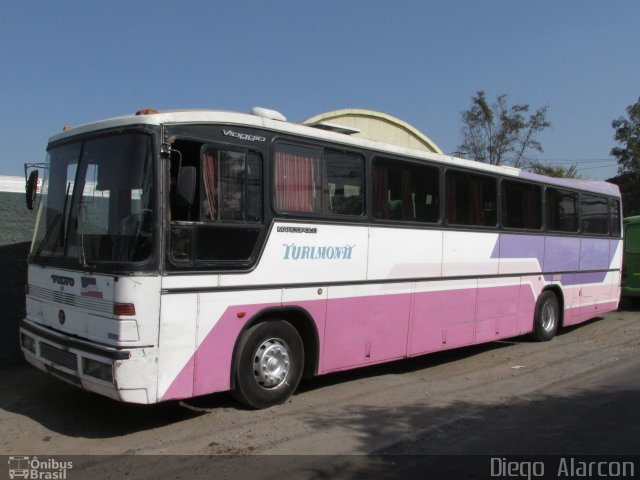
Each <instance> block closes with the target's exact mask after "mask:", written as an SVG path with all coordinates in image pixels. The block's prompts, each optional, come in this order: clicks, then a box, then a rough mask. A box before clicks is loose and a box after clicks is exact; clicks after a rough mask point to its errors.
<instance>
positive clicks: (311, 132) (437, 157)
mask: <svg viewBox="0 0 640 480" xmlns="http://www.w3.org/2000/svg"><path fill="white" fill-rule="evenodd" d="M154 112H155V111H154ZM188 123H223V124H232V125H237V126H248V127H256V128H265V129H268V130H272V131H276V132H281V133H289V134H292V135H298V136H302V137H307V138H314V139H320V140H326V141H330V142H333V143H339V144H343V145H349V146H356V147H361V148H367V149H370V150H377V151H383V152H388V153H390V154H396V155H403V156H408V157H412V158H416V159H422V160H431V161H434V162H438V163H442V164H446V165H452V166H458V167H465V168H470V169H473V170H479V171H485V172H487V173H496V174H501V175H505V176H510V177H518V178H520V179H523V180H531V181H535V182H542V183H546V184H551V185H557V186H560V187H566V188H572V189H578V190H585V191H589V192H594V193H601V194H604V195H611V196H615V197H619V196H620V190H619V188H618V186H617V185H614V184H611V183H608V182H604V181H601V180H585V179H573V178H554V177H547V176H544V175H538V174H534V173H531V172H526V171H524V170H521V169H518V168H514V167H509V166H495V165H489V164H486V163H481V162H476V161H474V160H466V159H462V158H456V157H453V156H450V155H442V154H438V153H432V152H426V151H423V150H417V149H412V148H408V147H402V146H398V145H392V144H388V143H382V142H377V141H374V140H369V139H365V138H361V137H352V136H349V135H345V134H343V133H336V132H333V131H328V130H322V129H318V128H314V127H312V126H307V125H303V124H298V123H292V122H286V121H281V120H274V119H271V118H266V117H263V116H258V115H253V114H248V113H238V112H230V111H225V110H169V111H160V112H156V113H148V114H142V115H136V114H131V115H123V116H119V117H114V118H109V119H105V120H99V121H96V122H91V123H87V124H84V125H80V126H78V127H74V128H70V129H66V130H65V131H63V132H61V133H58V134H56V135H54V136H52V137H51V138H50V139H49V142H50V143H52V142H58V141H61V140H65V139H67V138H71V137H74V136H76V135H81V134H84V133H89V132H93V131H97V130H106V129H110V128H117V127H125V126H132V125H171V124H188Z"/></svg>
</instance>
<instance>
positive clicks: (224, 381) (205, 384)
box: [162, 283, 617, 400]
mask: <svg viewBox="0 0 640 480" xmlns="http://www.w3.org/2000/svg"><path fill="white" fill-rule="evenodd" d="M610 292H611V287H610V286H603V287H601V288H600V291H599V292H598V294H599V295H603V296H605V297H606V298H602V297H601V300H605V299H606V300H609V299H610ZM569 300H570V299H567V300H566V301H569ZM284 305H295V306H297V307H300V308H303V309H305V310H306V311H307V312H308V313H309V315H310V316H311V318H312V319H313V321H314V322H315V326H316V328H317V331H318V337H319V340H320V363H319V368H318V372H319V373H321V374H322V373H327V372H331V371H336V370H344V369H348V368H353V367H357V366H362V365H371V364H374V363H380V362H385V361H389V360H393V359H398V358H403V357H407V356H414V355H421V354H424V353H429V352H433V351H437V350H442V349H448V348H453V347H459V346H464V345H471V344H474V343H482V342H487V341H492V340H497V339H500V338H509V337H513V336H517V335H520V334H524V333H527V332H530V331H531V329H532V327H533V312H534V307H535V298H534V294H533V291H532V289H531V286H530V285H529V284H528V283H523V285H522V287H521V286H520V285H519V284H518V285H511V286H501V287H485V288H480V289H475V288H469V289H461V290H446V291H433V292H419V293H416V294H410V293H406V294H389V295H374V296H367V297H351V298H339V299H330V300H328V301H322V300H312V301H302V302H295V303H293V302H292V303H285V304H284ZM274 306H280V305H279V304H275V303H274V304H256V305H240V306H233V307H229V308H228V309H227V310H226V311H225V312H224V314H223V315H222V317H220V319H219V320H218V322H217V323H216V324H215V326H214V327H213V328H212V329H211V331H210V332H209V333H208V334H207V336H206V337H205V338H204V340H203V341H202V342H201V343H200V345H199V346H198V348H197V350H196V352H195V353H194V355H193V356H192V357H191V358H190V359H189V361H187V363H186V365H185V366H184V368H183V369H182V371H181V372H180V373H179V374H178V375H177V377H176V378H175V380H174V381H173V382H172V383H171V385H170V386H169V388H168V389H167V391H166V392H165V393H164V394H163V396H162V400H169V399H178V398H186V397H190V396H192V395H203V394H208V393H213V392H219V391H224V390H228V389H229V388H230V371H231V362H232V357H233V349H234V346H235V343H236V339H237V338H238V335H239V334H240V332H241V331H242V328H243V327H244V325H245V323H246V321H247V319H250V318H251V317H252V316H253V315H255V314H256V313H258V312H260V311H261V310H263V309H264V308H267V307H274ZM615 308H617V301H613V302H608V303H603V304H599V305H597V309H596V307H595V306H591V307H589V306H585V307H582V308H581V307H576V308H571V309H568V310H566V311H565V322H564V324H565V325H573V324H575V323H579V322H583V321H586V320H588V319H589V318H592V317H594V316H597V315H601V314H603V313H605V312H607V311H611V310H614V309H615ZM239 311H243V312H245V316H243V317H242V318H239V317H238V315H237V313H238V312H239Z"/></svg>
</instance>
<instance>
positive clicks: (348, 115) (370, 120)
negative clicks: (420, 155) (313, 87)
mask: <svg viewBox="0 0 640 480" xmlns="http://www.w3.org/2000/svg"><path fill="white" fill-rule="evenodd" d="M302 123H303V124H304V125H309V126H316V127H319V128H326V129H327V130H336V131H338V130H339V129H340V127H345V128H344V130H343V133H348V134H351V135H353V136H354V137H363V138H367V139H369V140H376V141H379V142H385V143H390V144H393V145H399V146H402V147H409V148H415V149H418V150H426V151H427V152H434V153H442V150H440V148H439V147H438V146H437V145H436V144H435V143H434V142H433V141H432V140H431V139H430V138H429V137H427V136H426V135H425V134H424V133H422V132H420V131H419V130H418V129H417V128H415V127H413V126H411V125H409V124H408V123H407V122H405V121H403V120H400V119H399V118H396V117H392V116H391V115H388V114H386V113H381V112H375V111H373V110H363V109H357V108H347V109H343V110H335V111H333V112H327V113H321V114H320V115H316V116H315V117H311V118H309V119H307V120H305V121H303V122H302Z"/></svg>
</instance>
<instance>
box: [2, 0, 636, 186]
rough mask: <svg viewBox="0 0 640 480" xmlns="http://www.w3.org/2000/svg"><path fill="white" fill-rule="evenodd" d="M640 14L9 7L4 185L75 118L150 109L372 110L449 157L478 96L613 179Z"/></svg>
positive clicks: (181, 5)
mask: <svg viewBox="0 0 640 480" xmlns="http://www.w3.org/2000/svg"><path fill="white" fill-rule="evenodd" d="M639 18H640V2H638V1H637V0H616V1H613V2H603V1H590V0H580V1H574V0H563V1H557V0H553V1H535V2H534V1H529V2H525V1H511V0H492V1H487V2H482V1H478V0H469V1H447V0H442V1H437V2H432V1H428V0H411V1H408V0H399V1H391V0H385V1H378V0H366V1H365V0H361V1H356V0H322V1H305V0H298V1H253V2H250V1H241V0H234V1H224V0H220V1H189V0H183V1H179V2H178V1H175V0H171V1H165V0H125V1H121V0H109V1H105V2H92V1H86V0H85V1H64V0H59V1H44V0H30V1H16V2H4V3H3V6H2V14H1V15H0V58H1V60H2V64H1V70H0V71H1V74H0V108H1V109H2V111H1V112H0V132H1V133H0V139H1V141H2V154H1V155H0V175H20V174H22V164H23V162H25V161H43V160H44V158H45V153H44V151H45V148H46V143H47V139H48V137H49V136H51V135H53V134H55V133H57V132H59V131H60V130H61V129H62V127H63V126H64V125H66V124H72V125H79V124H82V123H86V122H89V121H92V120H97V119H102V118H107V117H111V116H116V115H120V114H125V113H131V112H135V111H136V110H137V109H139V108H143V107H145V108H147V107H153V108H157V109H171V108H191V107H193V108H221V109H228V110H236V111H249V109H250V108H251V107H252V106H256V105H259V106H264V107H269V108H274V109H277V110H280V111H281V112H282V113H283V114H285V115H286V116H287V118H288V119H289V120H292V121H301V120H304V119H306V118H308V117H311V116H313V115H316V114H318V113H322V112H326V111H330V110H335V109H339V108H367V109H373V110H378V111H382V112H385V113H388V114H391V115H394V116H396V117H399V118H401V119H403V120H405V121H407V122H409V123H411V124H412V125H414V126H415V127H417V128H418V129H420V130H421V131H423V132H424V133H425V134H426V135H428V136H429V137H430V138H431V139H432V140H433V141H434V142H436V143H437V144H438V145H439V146H440V148H441V149H442V150H443V151H445V152H447V153H450V152H453V151H455V150H456V147H457V146H458V144H459V141H460V127H461V120H460V112H461V111H462V110H464V109H466V108H468V107H469V106H470V98H471V96H472V95H474V94H475V92H476V91H477V90H480V89H482V90H485V91H486V92H487V95H488V97H489V98H490V99H494V98H495V96H496V95H497V94H500V93H505V94H507V95H508V100H509V102H510V103H528V104H530V105H531V107H533V108H537V107H541V106H544V105H548V107H549V111H548V119H549V120H550V121H551V122H552V123H553V128H552V129H550V130H548V131H546V132H545V133H543V134H542V135H540V137H539V139H540V140H541V141H542V143H543V145H544V148H545V151H544V153H542V154H540V155H539V158H540V159H542V160H546V161H548V162H555V163H557V162H565V163H566V162H570V161H576V162H580V160H585V162H584V163H580V173H581V174H582V175H583V176H585V177H590V178H599V179H602V178H607V177H608V176H612V175H614V174H615V172H616V164H615V161H614V160H613V159H612V158H611V157H610V154H609V153H610V150H611V148H612V147H613V146H614V140H613V133H614V132H613V129H612V128H611V121H612V120H613V119H614V118H617V117H618V116H621V115H624V114H625V108H626V107H627V106H628V105H630V104H632V103H635V102H636V101H637V100H638V97H640V23H639V22H638V19H639ZM603 159H604V160H605V161H604V162H602V161H600V160H603ZM607 159H609V161H608V162H607V161H606V160H607ZM598 161H600V162H599V163H598ZM603 165H604V166H605V168H602V166H603ZM596 167H599V168H596Z"/></svg>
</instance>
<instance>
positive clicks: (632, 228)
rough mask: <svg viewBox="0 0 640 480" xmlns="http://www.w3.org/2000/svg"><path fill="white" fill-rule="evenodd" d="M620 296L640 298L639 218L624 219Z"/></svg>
mask: <svg viewBox="0 0 640 480" xmlns="http://www.w3.org/2000/svg"><path fill="white" fill-rule="evenodd" d="M622 296H623V297H640V216H635V217H627V218H625V219H624V255H623V259H622Z"/></svg>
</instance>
